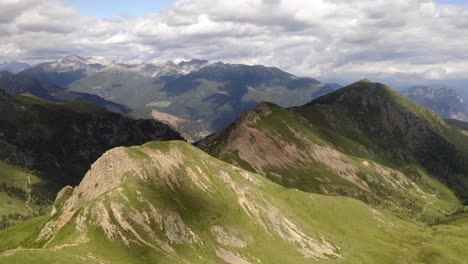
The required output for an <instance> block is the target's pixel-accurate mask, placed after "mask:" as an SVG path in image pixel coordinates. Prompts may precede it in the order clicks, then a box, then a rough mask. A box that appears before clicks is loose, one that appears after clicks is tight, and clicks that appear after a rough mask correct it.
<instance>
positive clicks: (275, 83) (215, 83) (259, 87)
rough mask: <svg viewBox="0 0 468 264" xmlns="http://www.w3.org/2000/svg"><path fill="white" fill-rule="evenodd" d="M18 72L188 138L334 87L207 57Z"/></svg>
mask: <svg viewBox="0 0 468 264" xmlns="http://www.w3.org/2000/svg"><path fill="white" fill-rule="evenodd" d="M23 74H25V75H28V76H30V77H33V78H35V79H37V80H40V81H43V82H47V83H53V84H55V85H57V86H60V87H65V88H67V89H69V90H71V91H75V92H80V93H88V94H95V95H98V96H100V97H102V98H104V99H106V100H110V101H113V102H116V103H119V104H122V105H125V106H127V107H128V108H129V109H130V110H131V112H130V116H133V117H137V118H150V117H153V118H156V119H158V120H161V121H164V122H166V123H168V124H170V125H171V126H173V127H174V128H176V129H177V130H178V131H180V132H181V133H182V134H183V135H184V136H185V137H186V138H188V139H192V140H196V139H201V138H202V137H203V136H206V135H208V134H210V133H212V132H214V131H217V130H218V129H219V128H221V127H223V126H225V125H227V124H228V123H230V122H232V121H233V120H234V119H235V118H236V117H237V116H238V115H239V114H240V113H241V112H242V111H247V110H249V109H251V108H252V107H254V106H255V105H256V104H257V103H258V102H260V101H271V102H274V103H277V104H279V105H282V106H284V107H289V106H294V105H300V104H304V103H306V102H308V101H310V100H311V99H312V98H315V97H317V96H320V95H323V94H326V93H328V92H330V91H333V90H334V89H336V88H337V87H339V86H337V85H336V84H330V85H327V84H322V83H320V82H319V81H317V80H315V79H311V78H300V77H297V76H294V75H292V74H289V73H286V72H284V71H282V70H280V69H278V68H272V67H265V66H261V65H255V66H248V65H241V64H226V63H221V62H209V61H206V60H191V61H182V62H179V63H177V64H176V63H174V62H171V61H168V62H165V63H162V64H149V63H142V64H136V65H129V64H122V63H116V62H105V61H100V60H96V59H93V58H83V57H79V56H76V55H72V56H67V57H65V58H62V59H60V60H56V61H53V62H47V63H41V64H38V65H36V66H34V67H32V68H29V69H27V70H25V71H23Z"/></svg>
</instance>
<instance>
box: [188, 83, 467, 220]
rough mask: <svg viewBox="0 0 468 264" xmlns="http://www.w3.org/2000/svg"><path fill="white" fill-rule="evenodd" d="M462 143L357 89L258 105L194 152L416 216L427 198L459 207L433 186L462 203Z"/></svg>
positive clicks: (429, 120) (432, 118)
mask: <svg viewBox="0 0 468 264" xmlns="http://www.w3.org/2000/svg"><path fill="white" fill-rule="evenodd" d="M467 139H468V138H467V137H466V136H465V135H464V134H463V133H461V132H460V131H456V130H453V129H451V128H450V127H449V126H448V125H447V124H446V123H445V122H444V121H443V120H441V119H440V118H439V117H437V115H436V114H434V113H433V112H431V111H429V110H427V109H425V108H422V107H419V106H417V105H416V104H413V103H411V102H410V101H408V100H407V99H405V98H403V97H401V96H399V95H397V94H396V93H395V92H394V91H392V90H391V89H390V88H388V87H386V86H384V85H382V84H378V83H371V82H358V83H355V84H353V85H350V86H348V87H346V88H343V89H342V90H338V91H336V92H333V93H331V94H328V95H325V96H323V97H320V98H318V99H315V100H313V101H312V102H310V103H308V104H306V105H304V106H301V107H294V108H291V109H289V110H286V109H282V108H281V107H279V106H277V105H274V104H269V103H261V104H259V105H258V106H257V107H256V108H255V109H253V110H252V111H249V112H247V113H244V114H242V115H241V116H240V117H239V118H238V119H237V120H236V121H235V122H233V123H232V124H231V125H229V126H227V127H226V128H224V129H222V130H221V131H219V132H218V133H215V134H213V135H211V136H208V137H207V138H205V139H203V140H201V141H199V142H197V143H196V145H197V146H198V147H200V148H202V149H204V150H206V151H208V152H209V153H210V154H212V155H214V156H216V157H219V158H221V159H223V160H225V161H227V162H230V163H232V164H235V165H238V166H241V167H243V168H245V169H248V170H251V171H254V172H256V173H258V174H261V175H264V176H266V177H268V178H269V179H271V180H273V181H275V182H277V183H279V184H282V185H283V186H287V187H294V188H298V189H301V190H304V191H309V192H318V193H324V194H329V195H345V196H349V197H353V198H357V199H360V200H362V201H364V202H366V203H368V204H371V205H376V206H384V207H386V208H392V210H395V211H398V212H404V214H406V213H409V214H413V215H414V216H420V215H422V212H426V210H425V208H426V205H428V203H429V205H430V206H434V205H433V204H434V203H435V202H431V201H430V200H431V199H433V198H435V199H442V200H446V199H447V200H448V201H449V202H450V203H452V204H453V207H452V208H451V209H449V211H447V212H450V211H451V210H455V207H456V206H458V201H457V199H456V198H455V197H451V198H448V197H446V196H444V195H442V194H440V193H441V191H438V190H435V189H434V188H433V187H431V186H433V184H438V183H437V182H438V180H441V181H442V182H444V183H445V184H446V185H447V186H448V187H450V188H451V189H452V190H454V191H455V192H456V193H457V194H458V195H459V196H460V197H462V198H463V193H465V192H464V190H466V189H467V187H468V186H465V185H464V184H463V177H465V176H463V175H466V160H464V158H463V157H466V156H465V155H466V154H464V153H468V149H466V148H464V147H463V146H464V145H465V143H464V142H465V140H467ZM457 142H458V143H457ZM419 168H424V169H425V170H427V171H428V172H429V175H431V177H432V178H431V179H429V180H428V181H434V182H433V183H431V184H427V182H426V179H424V180H423V177H424V175H426V172H423V171H421V170H419ZM350 186H352V187H350ZM445 188H447V187H445ZM447 191H448V190H447ZM397 193H398V194H397ZM439 209H441V208H438V209H435V210H439ZM443 210H445V209H443Z"/></svg>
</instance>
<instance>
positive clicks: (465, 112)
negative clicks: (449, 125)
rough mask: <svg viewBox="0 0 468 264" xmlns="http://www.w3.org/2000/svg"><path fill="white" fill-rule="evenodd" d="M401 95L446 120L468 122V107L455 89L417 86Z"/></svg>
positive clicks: (402, 92)
mask: <svg viewBox="0 0 468 264" xmlns="http://www.w3.org/2000/svg"><path fill="white" fill-rule="evenodd" d="M401 94H402V95H403V96H405V97H407V98H408V99H410V100H411V101H413V102H415V103H417V104H419V105H421V106H424V107H426V108H428V109H430V110H432V111H434V112H435V113H437V114H438V115H439V116H440V117H442V118H444V119H458V120H461V121H468V105H467V104H466V103H465V101H464V97H463V95H462V94H461V93H459V92H458V91H456V90H454V89H450V88H438V89H435V88H431V87H426V86H417V87H411V88H408V89H406V90H403V91H401Z"/></svg>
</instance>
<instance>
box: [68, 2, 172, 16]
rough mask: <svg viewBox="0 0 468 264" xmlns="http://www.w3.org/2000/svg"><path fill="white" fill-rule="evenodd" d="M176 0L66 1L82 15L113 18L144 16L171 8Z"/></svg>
mask: <svg viewBox="0 0 468 264" xmlns="http://www.w3.org/2000/svg"><path fill="white" fill-rule="evenodd" d="M174 1H175V0H65V2H66V3H69V4H71V5H72V6H73V7H75V8H76V9H77V10H78V11H79V12H80V13H81V14H82V15H86V16H96V17H102V18H113V17H118V16H121V15H130V16H144V15H146V14H150V13H155V12H157V11H159V10H161V8H164V7H167V6H169V5H170V4H171V3H172V2H174Z"/></svg>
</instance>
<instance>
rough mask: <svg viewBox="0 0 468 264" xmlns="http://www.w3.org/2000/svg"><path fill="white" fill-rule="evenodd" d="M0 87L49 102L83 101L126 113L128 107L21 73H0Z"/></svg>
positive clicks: (13, 92) (11, 92)
mask: <svg viewBox="0 0 468 264" xmlns="http://www.w3.org/2000/svg"><path fill="white" fill-rule="evenodd" d="M0 89H2V90H4V91H6V92H7V93H8V94H10V95H19V94H24V93H29V94H31V95H34V96H36V97H39V98H41V99H43V100H46V101H50V102H73V101H84V102H88V103H93V104H96V105H99V106H101V107H104V108H106V109H108V110H110V111H113V112H117V113H121V114H127V113H128V112H129V111H130V109H128V107H126V106H124V105H120V104H117V103H114V102H111V101H109V100H105V99H103V98H102V97H99V96H97V95H93V94H87V93H78V92H73V91H70V90H68V89H64V88H62V87H59V86H57V85H55V84H52V83H47V82H43V81H39V80H37V79H34V78H33V77H30V76H28V75H26V74H23V73H17V74H11V73H8V72H6V73H4V74H3V75H0Z"/></svg>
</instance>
